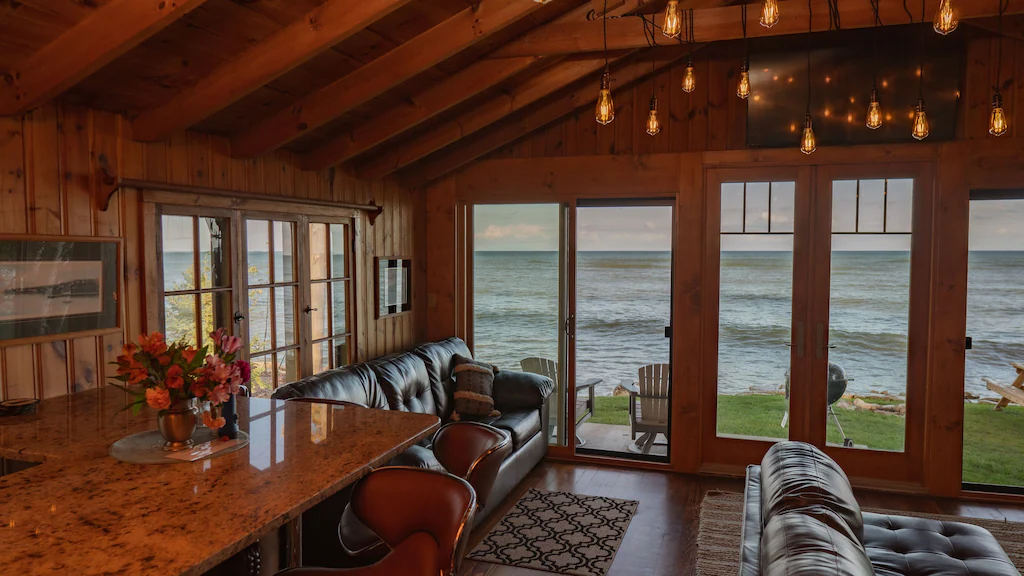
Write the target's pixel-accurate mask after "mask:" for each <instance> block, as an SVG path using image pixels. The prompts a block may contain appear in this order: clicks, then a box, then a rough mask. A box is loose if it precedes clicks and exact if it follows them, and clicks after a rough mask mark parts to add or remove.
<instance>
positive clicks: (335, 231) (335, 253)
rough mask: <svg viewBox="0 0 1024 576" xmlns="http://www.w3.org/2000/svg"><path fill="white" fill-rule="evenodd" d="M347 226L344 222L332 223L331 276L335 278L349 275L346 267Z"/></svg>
mask: <svg viewBox="0 0 1024 576" xmlns="http://www.w3.org/2000/svg"><path fill="white" fill-rule="evenodd" d="M346 228H347V227H346V226H345V225H344V224H331V276H332V277H333V278H344V277H346V276H348V271H347V270H346V269H345V239H346V236H347V234H346V230H345V229H346Z"/></svg>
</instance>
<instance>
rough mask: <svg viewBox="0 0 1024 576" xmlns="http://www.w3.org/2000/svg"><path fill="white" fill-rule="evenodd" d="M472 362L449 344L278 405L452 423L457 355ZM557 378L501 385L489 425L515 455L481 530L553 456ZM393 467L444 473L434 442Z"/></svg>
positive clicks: (309, 383) (520, 375)
mask: <svg viewBox="0 0 1024 576" xmlns="http://www.w3.org/2000/svg"><path fill="white" fill-rule="evenodd" d="M456 354H458V355H461V356H464V357H467V358H471V357H472V355H471V354H470V351H469V348H468V347H467V346H466V343H465V342H463V341H462V340H461V339H459V338H449V339H447V340H442V341H440V342H431V343H427V344H423V345H420V346H417V347H416V348H414V349H413V350H411V351H409V352H402V353H399V354H392V355H390V356H384V357H382V358H377V359H375V360H371V361H369V362H366V363H363V364H354V365H350V366H345V367H344V368H339V369H336V370H329V371H327V372H323V373H321V374H317V375H315V376H311V377H309V378H305V379H303V380H299V381H298V382H293V383H291V384H287V385H285V386H282V387H280V388H278V389H277V390H275V391H274V394H273V397H274V398H275V399H287V398H298V397H307V398H325V399H330V400H343V401H346V402H354V403H357V404H361V405H364V406H366V407H368V408H374V409H378V410H403V411H407V412H418V413H425V414H435V415H437V416H438V417H439V418H440V419H441V421H442V422H445V421H448V420H449V419H450V417H451V414H452V410H453V408H454V393H455V382H454V380H453V379H452V370H453V369H454V368H455V365H454V359H455V355H456ZM552 389H553V383H552V382H551V379H550V378H546V377H544V376H539V375H537V374H530V373H526V372H515V371H506V370H500V371H499V372H498V373H497V374H496V375H495V378H494V407H495V408H496V409H497V410H499V411H500V412H501V416H500V417H497V418H488V419H485V420H484V421H483V423H485V424H488V425H490V426H493V427H495V428H498V429H500V430H503V431H504V432H505V433H507V434H508V435H509V436H510V437H511V440H512V451H511V453H510V454H509V455H508V457H507V458H505V461H504V462H503V463H502V464H501V467H500V469H499V470H498V474H497V476H496V477H495V480H494V485H493V486H492V487H491V492H490V497H489V498H488V499H487V503H486V506H485V507H483V508H481V509H480V510H478V511H477V515H476V522H477V523H480V522H482V521H483V519H484V518H486V517H487V516H488V514H489V512H490V511H492V510H493V509H494V508H495V507H496V506H497V505H498V504H499V503H500V502H501V501H502V500H503V499H504V498H505V497H506V496H507V495H508V494H509V493H510V492H511V491H512V489H513V488H515V486H516V485H517V484H519V482H521V481H522V480H523V478H525V477H526V475H527V474H528V473H529V472H530V470H532V469H533V468H534V467H535V466H536V465H537V464H538V463H540V461H541V460H543V459H544V456H545V455H546V454H547V449H548V439H547V437H546V436H545V435H544V434H542V433H541V430H543V429H545V428H546V426H545V425H543V423H546V422H547V420H548V397H549V396H550V395H551V391H552ZM390 464H391V465H396V466H418V467H421V468H430V469H433V470H444V467H443V466H442V465H441V463H440V462H438V459H437V457H435V455H434V452H433V446H432V445H431V443H430V442H429V441H426V442H423V443H421V444H420V445H417V446H413V447H411V448H410V449H408V450H407V451H406V452H404V453H403V454H401V455H399V456H398V457H397V458H395V460H393V461H392V462H391V463H390Z"/></svg>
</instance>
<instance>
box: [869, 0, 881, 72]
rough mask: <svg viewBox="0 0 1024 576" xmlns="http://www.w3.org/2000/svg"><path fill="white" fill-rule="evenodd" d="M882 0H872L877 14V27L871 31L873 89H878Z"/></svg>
mask: <svg viewBox="0 0 1024 576" xmlns="http://www.w3.org/2000/svg"><path fill="white" fill-rule="evenodd" d="M879 1H880V0H871V9H872V10H873V11H874V12H875V26H874V28H873V29H872V31H871V43H872V49H871V50H872V52H873V55H872V56H871V59H872V60H873V64H872V66H871V74H872V77H871V89H872V90H877V89H878V27H879V26H881V25H882V18H881V17H880V16H879V15H878V3H879Z"/></svg>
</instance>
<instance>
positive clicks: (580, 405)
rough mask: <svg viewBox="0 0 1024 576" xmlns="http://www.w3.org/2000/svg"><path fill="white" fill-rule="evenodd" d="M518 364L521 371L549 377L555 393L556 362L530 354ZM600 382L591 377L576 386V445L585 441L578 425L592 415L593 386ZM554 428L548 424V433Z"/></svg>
mask: <svg viewBox="0 0 1024 576" xmlns="http://www.w3.org/2000/svg"><path fill="white" fill-rule="evenodd" d="M519 365H520V366H522V368H523V372H530V373H532V374H540V375H541V376H547V377H548V378H551V381H552V382H554V383H555V390H556V395H557V390H558V362H555V361H554V360H551V359H549V358H538V357H536V356H531V357H530V358H523V359H522V360H520V361H519ZM600 383H601V379H600V378H591V379H589V380H587V381H586V382H584V383H583V384H582V385H577V386H576V445H577V446H583V445H584V444H586V443H587V441H586V440H584V439H583V438H581V437H580V434H579V426H580V425H581V424H583V423H584V422H586V421H587V420H588V419H590V417H591V416H593V415H594V387H595V386H597V385H598V384H600ZM583 391H586V392H587V395H586V397H584V398H580V392H583ZM553 428H554V424H553V423H549V424H548V435H549V436H550V435H551V431H552V429H553Z"/></svg>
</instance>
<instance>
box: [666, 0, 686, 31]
mask: <svg viewBox="0 0 1024 576" xmlns="http://www.w3.org/2000/svg"><path fill="white" fill-rule="evenodd" d="M682 31H683V15H682V13H681V12H680V11H679V0H668V5H666V6H665V21H664V22H663V23H662V25H661V33H662V34H664V35H665V36H668V37H669V38H678V37H679V33H680V32H682Z"/></svg>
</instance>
